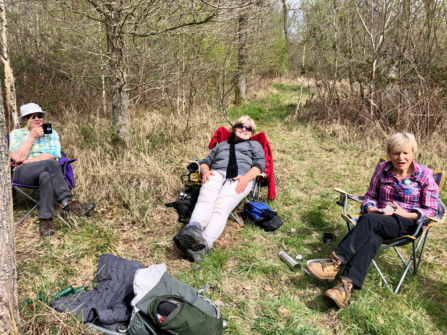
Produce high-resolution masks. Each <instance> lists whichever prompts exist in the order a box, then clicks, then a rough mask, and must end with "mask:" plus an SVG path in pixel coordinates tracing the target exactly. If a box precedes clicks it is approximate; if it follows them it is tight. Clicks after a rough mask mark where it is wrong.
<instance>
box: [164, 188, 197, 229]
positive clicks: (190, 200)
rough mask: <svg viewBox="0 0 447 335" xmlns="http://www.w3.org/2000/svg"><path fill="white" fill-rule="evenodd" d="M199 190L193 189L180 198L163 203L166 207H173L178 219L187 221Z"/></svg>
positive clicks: (182, 221)
mask: <svg viewBox="0 0 447 335" xmlns="http://www.w3.org/2000/svg"><path fill="white" fill-rule="evenodd" d="M199 192H200V191H194V192H192V193H189V194H188V193H187V194H183V195H181V197H180V199H178V200H176V201H174V202H170V203H168V204H165V206H166V207H174V209H175V210H176V211H177V214H178V221H179V222H181V223H188V222H189V219H190V218H191V214H192V211H193V210H194V207H195V206H196V203H197V199H198V198H199Z"/></svg>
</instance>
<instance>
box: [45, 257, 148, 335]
mask: <svg viewBox="0 0 447 335" xmlns="http://www.w3.org/2000/svg"><path fill="white" fill-rule="evenodd" d="M144 267H145V266H144V265H143V264H141V263H140V262H138V261H128V260H127V259H124V258H120V257H116V256H113V255H109V254H105V255H101V256H100V258H99V264H98V271H97V274H96V278H95V281H96V282H97V283H98V285H97V286H96V288H95V289H94V290H92V291H87V292H82V293H79V294H75V295H71V296H68V297H64V298H62V299H59V300H57V301H53V302H52V303H51V304H50V306H51V307H53V308H54V309H56V310H57V311H58V312H69V313H71V314H73V315H74V316H77V317H80V318H81V320H82V322H84V323H85V322H92V321H94V320H95V321H99V322H100V323H102V324H103V325H104V327H106V328H108V329H113V330H115V329H116V326H117V325H118V324H119V323H121V322H125V321H128V320H129V319H130V316H131V313H132V306H131V305H130V302H131V301H132V299H133V298H134V292H133V279H134V276H135V272H136V271H137V270H138V269H142V268H144Z"/></svg>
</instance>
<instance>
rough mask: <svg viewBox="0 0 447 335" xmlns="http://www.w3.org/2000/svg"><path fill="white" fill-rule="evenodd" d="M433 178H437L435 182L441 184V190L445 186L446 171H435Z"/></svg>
mask: <svg viewBox="0 0 447 335" xmlns="http://www.w3.org/2000/svg"><path fill="white" fill-rule="evenodd" d="M433 179H434V180H435V183H436V184H437V185H438V186H439V190H441V189H442V187H443V186H444V181H445V172H444V171H436V172H433Z"/></svg>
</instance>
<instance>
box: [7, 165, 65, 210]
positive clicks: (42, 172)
mask: <svg viewBox="0 0 447 335" xmlns="http://www.w3.org/2000/svg"><path fill="white" fill-rule="evenodd" d="M13 175H14V182H15V183H17V184H22V185H33V186H39V193H40V215H39V217H40V218H41V219H51V218H52V217H53V216H54V199H56V201H57V202H61V201H62V200H63V199H66V198H68V197H72V194H71V193H70V188H69V187H68V185H67V182H66V181H65V179H64V175H63V173H62V169H61V165H60V164H59V162H58V161H57V160H55V159H47V160H43V161H38V162H34V163H29V164H25V165H22V166H20V167H18V168H16V169H15V170H14V172H13Z"/></svg>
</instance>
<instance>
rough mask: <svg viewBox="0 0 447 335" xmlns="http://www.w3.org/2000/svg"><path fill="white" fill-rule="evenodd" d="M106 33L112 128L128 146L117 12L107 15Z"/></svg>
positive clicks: (123, 73)
mask: <svg viewBox="0 0 447 335" xmlns="http://www.w3.org/2000/svg"><path fill="white" fill-rule="evenodd" d="M106 16H107V18H106V20H107V22H106V31H107V44H108V56H109V67H110V77H111V78H110V80H111V81H112V83H111V88H112V114H113V127H114V130H115V134H116V135H117V137H116V138H115V140H118V141H120V140H122V141H124V142H125V143H126V145H127V146H129V145H130V133H129V126H130V113H129V94H128V92H127V67H126V63H125V62H126V60H125V57H124V36H123V35H122V34H121V32H120V28H121V26H120V25H121V14H120V11H119V10H115V11H112V12H110V13H107V15H106Z"/></svg>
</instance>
